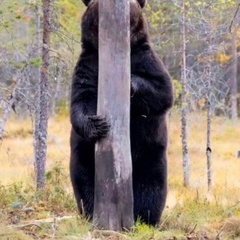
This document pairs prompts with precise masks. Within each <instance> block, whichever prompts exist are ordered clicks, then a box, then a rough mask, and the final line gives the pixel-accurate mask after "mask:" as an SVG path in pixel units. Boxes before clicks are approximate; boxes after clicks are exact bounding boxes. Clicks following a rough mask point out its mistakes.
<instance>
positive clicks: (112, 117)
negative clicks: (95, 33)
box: [94, 0, 133, 230]
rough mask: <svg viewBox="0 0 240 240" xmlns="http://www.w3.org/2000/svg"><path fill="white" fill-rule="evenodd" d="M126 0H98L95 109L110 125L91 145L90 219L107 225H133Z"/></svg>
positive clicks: (117, 226)
mask: <svg viewBox="0 0 240 240" xmlns="http://www.w3.org/2000/svg"><path fill="white" fill-rule="evenodd" d="M129 4H130V3H129V0H127V1H119V0H102V1H99V86H98V88H99V89H98V110H97V112H98V114H100V115H104V116H106V117H107V119H108V120H109V121H110V124H111V130H110V133H109V136H108V137H107V138H105V139H103V140H102V141H100V142H99V143H98V144H97V145H96V153H95V156H96V160H95V161H96V162H95V196H94V223H95V224H96V225H97V226H98V227H99V228H103V229H111V230H122V229H129V228H131V227H132V226H133V192H132V161H131V151H130V131H129V128H130V127H129V126H130V32H129V30H130V9H129Z"/></svg>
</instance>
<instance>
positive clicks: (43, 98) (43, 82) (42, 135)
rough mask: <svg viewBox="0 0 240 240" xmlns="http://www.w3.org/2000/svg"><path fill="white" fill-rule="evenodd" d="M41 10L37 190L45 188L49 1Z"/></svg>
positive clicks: (46, 0) (46, 1)
mask: <svg viewBox="0 0 240 240" xmlns="http://www.w3.org/2000/svg"><path fill="white" fill-rule="evenodd" d="M42 4H43V5H42V10H43V47H42V66H41V72H40V82H39V88H40V89H39V98H38V99H39V103H38V104H37V106H36V107H37V108H38V109H39V110H38V109H37V110H36V111H37V114H39V116H36V120H37V121H38V126H36V130H35V137H36V139H35V148H37V149H36V151H35V154H36V155H35V171H36V186H37V189H39V188H44V187H45V163H46V153H47V125H48V106H49V96H48V95H49V79H48V66H49V44H50V23H49V21H50V0H43V1H42Z"/></svg>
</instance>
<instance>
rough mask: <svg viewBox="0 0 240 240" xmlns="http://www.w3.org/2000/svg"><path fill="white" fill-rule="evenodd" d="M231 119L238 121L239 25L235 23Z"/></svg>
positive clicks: (233, 33)
mask: <svg viewBox="0 0 240 240" xmlns="http://www.w3.org/2000/svg"><path fill="white" fill-rule="evenodd" d="M231 65H232V66H231V119H232V121H233V122H237V118H238V111H237V65H238V61H237V26H236V24H234V26H233V32H232V63H231Z"/></svg>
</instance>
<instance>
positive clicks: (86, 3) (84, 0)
mask: <svg viewBox="0 0 240 240" xmlns="http://www.w3.org/2000/svg"><path fill="white" fill-rule="evenodd" d="M82 2H83V3H84V4H85V6H88V4H89V3H90V2H91V0H82Z"/></svg>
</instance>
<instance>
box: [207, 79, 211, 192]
mask: <svg viewBox="0 0 240 240" xmlns="http://www.w3.org/2000/svg"><path fill="white" fill-rule="evenodd" d="M209 81H211V80H210V79H209ZM209 85H210V86H209V95H210V92H211V84H209ZM211 153H212V150H211V102H210V96H209V97H208V99H207V148H206V155H207V184H208V191H209V190H211V187H212V161H211Z"/></svg>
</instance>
